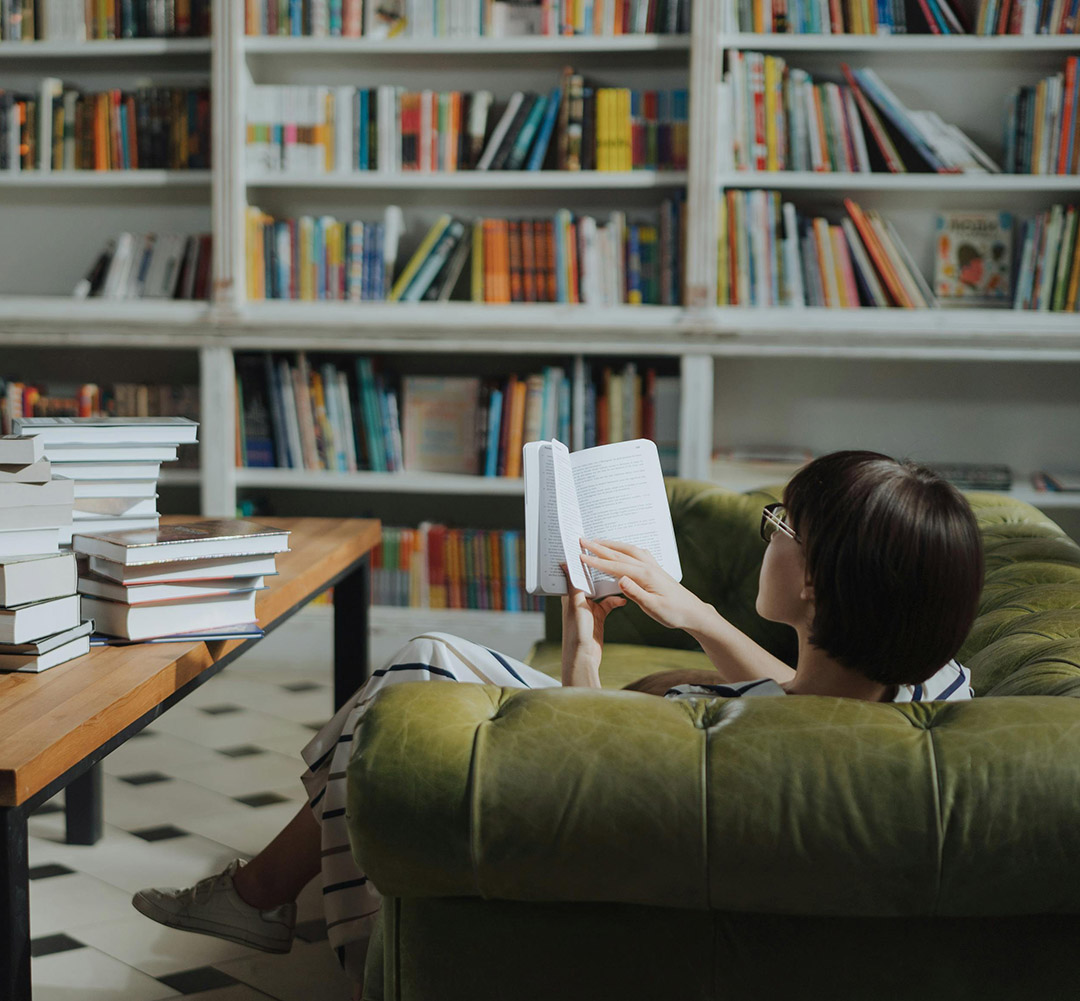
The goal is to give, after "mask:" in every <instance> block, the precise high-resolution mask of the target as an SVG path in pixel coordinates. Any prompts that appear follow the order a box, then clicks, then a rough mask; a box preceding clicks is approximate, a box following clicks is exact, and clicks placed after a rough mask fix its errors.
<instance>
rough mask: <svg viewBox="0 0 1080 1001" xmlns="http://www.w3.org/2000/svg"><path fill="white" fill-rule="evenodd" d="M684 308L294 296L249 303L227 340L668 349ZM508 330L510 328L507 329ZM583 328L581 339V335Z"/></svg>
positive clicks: (514, 349) (514, 350)
mask: <svg viewBox="0 0 1080 1001" xmlns="http://www.w3.org/2000/svg"><path fill="white" fill-rule="evenodd" d="M687 318H688V314H687V312H686V310H684V309H682V308H680V307H678V306H609V307H590V306H582V305H578V306H574V305H567V304H565V303H512V304H505V305H495V304H489V305H485V304H483V303H472V302H439V303H434V302H433V303H386V302H363V303H351V302H294V301H286V300H275V301H267V302H253V303H248V304H247V305H246V306H245V307H244V308H243V311H242V313H241V315H240V316H239V317H238V319H237V323H236V325H235V327H233V328H232V330H231V331H230V333H229V338H230V342H231V343H234V344H236V345H237V346H241V345H246V346H249V347H250V348H259V347H261V346H265V347H267V348H271V347H273V346H274V344H275V342H278V343H282V342H283V343H285V344H289V345H293V346H303V347H308V348H310V349H315V348H317V347H323V348H325V349H328V350H334V349H341V348H343V347H346V348H348V349H361V350H363V349H365V348H381V349H382V350H386V349H387V348H390V349H392V350H398V351H415V350H424V351H429V350H431V349H432V348H436V347H437V348H438V350H440V351H451V352H452V351H455V350H466V351H467V350H476V351H484V352H498V353H500V354H504V353H509V354H522V353H523V352H526V353H528V352H538V351H539V352H551V351H566V352H571V353H575V354H576V353H580V352H581V351H583V350H584V351H586V352H590V353H603V352H612V351H614V352H615V353H625V352H627V351H635V350H637V349H638V346H640V345H641V344H642V343H643V342H649V343H652V342H660V343H661V344H662V349H661V350H662V352H663V353H677V351H673V350H672V347H673V346H672V344H671V341H672V340H674V339H677V337H678V335H679V333H680V329H681V326H682V325H683V324H685V323H686V321H687ZM508 333H511V336H507V335H508ZM583 335H587V336H588V340H587V341H584V342H583Z"/></svg>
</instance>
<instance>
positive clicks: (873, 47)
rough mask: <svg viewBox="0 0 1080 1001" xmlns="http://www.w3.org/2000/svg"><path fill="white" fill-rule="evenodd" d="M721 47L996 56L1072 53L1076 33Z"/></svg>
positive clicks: (810, 39) (727, 41)
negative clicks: (1002, 54)
mask: <svg viewBox="0 0 1080 1001" xmlns="http://www.w3.org/2000/svg"><path fill="white" fill-rule="evenodd" d="M719 44H720V47H721V48H722V49H753V50H768V51H771V52H838V53H843V52H852V53H867V54H870V53H883V54H886V55H900V54H905V53H929V54H937V53H941V54H943V55H944V54H949V55H957V54H959V55H965V54H966V55H996V54H1000V53H1024V52H1031V53H1039V52H1061V53H1069V52H1075V51H1076V49H1077V48H1078V47H1080V39H1078V38H1077V36H1076V35H995V36H983V35H922V34H904V35H788V34H783V35H781V34H767V35H757V34H751V33H745V32H744V33H732V34H721V35H720V38H719Z"/></svg>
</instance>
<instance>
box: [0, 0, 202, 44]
mask: <svg viewBox="0 0 1080 1001" xmlns="http://www.w3.org/2000/svg"><path fill="white" fill-rule="evenodd" d="M210 3H211V0H180V2H177V3H174V2H173V0H168V2H167V0H141V2H140V3H132V2H131V0H125V2H120V0H13V2H12V0H8V2H5V3H0V41H4V42H33V41H46V42H85V41H86V40H87V39H111V38H184V37H203V38H205V37H206V36H208V35H209V34H210Z"/></svg>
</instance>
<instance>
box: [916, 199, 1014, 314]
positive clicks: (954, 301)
mask: <svg viewBox="0 0 1080 1001" xmlns="http://www.w3.org/2000/svg"><path fill="white" fill-rule="evenodd" d="M1012 223H1013V220H1012V214H1011V213H1009V212H942V213H939V214H938V217H937V223H936V228H935V240H934V262H935V264H934V293H935V295H936V296H937V300H938V302H939V303H940V304H941V305H942V306H1009V305H1011V304H1012V288H1011V284H1010V283H1011V279H1012V270H1013V268H1012V244H1013V224H1012Z"/></svg>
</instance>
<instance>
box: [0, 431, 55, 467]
mask: <svg viewBox="0 0 1080 1001" xmlns="http://www.w3.org/2000/svg"><path fill="white" fill-rule="evenodd" d="M44 457H45V443H44V442H43V441H42V440H41V439H40V438H38V436H37V435H30V434H5V435H0V466H29V465H30V464H31V463H34V462H38V461H39V460H40V459H43V458H44Z"/></svg>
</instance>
